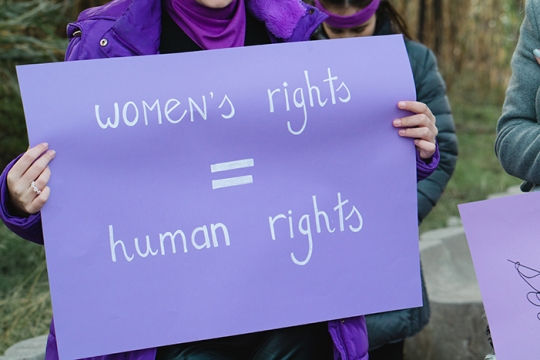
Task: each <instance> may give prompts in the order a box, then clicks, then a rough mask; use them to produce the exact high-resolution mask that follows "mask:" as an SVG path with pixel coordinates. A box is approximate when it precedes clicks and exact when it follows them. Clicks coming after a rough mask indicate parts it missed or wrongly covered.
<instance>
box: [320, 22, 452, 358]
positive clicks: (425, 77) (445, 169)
mask: <svg viewBox="0 0 540 360" xmlns="http://www.w3.org/2000/svg"><path fill="white" fill-rule="evenodd" d="M393 33H394V32H393V30H392V28H391V26H390V22H389V21H388V20H387V19H384V18H383V19H377V27H376V29H375V35H389V34H393ZM314 37H315V38H317V39H324V38H327V36H326V34H325V33H324V31H323V30H322V28H319V29H318V30H317V31H316V33H315V35H314ZM405 46H406V48H407V52H408V55H409V61H410V63H411V69H412V73H413V77H414V81H415V84H416V100H417V101H420V102H423V103H425V104H426V105H427V106H428V107H429V108H430V110H431V111H432V113H433V115H435V118H436V120H437V123H436V125H437V129H438V130H439V133H438V135H437V143H438V145H439V151H440V154H441V159H440V162H439V166H438V167H437V169H436V170H435V172H434V173H433V174H431V176H429V177H428V178H426V179H424V180H422V181H420V182H419V183H418V191H417V194H418V222H419V223H421V222H422V220H424V218H425V217H426V216H427V215H428V214H429V212H430V211H431V209H433V207H434V206H435V204H436V203H437V201H438V200H439V198H440V197H441V195H442V193H443V191H444V189H445V188H446V185H447V184H448V181H449V180H450V177H451V176H452V174H453V172H454V169H455V166H456V161H457V155H458V142H457V136H456V130H455V126H454V118H453V116H452V112H451V108H450V103H449V102H448V98H447V97H446V84H445V83H444V80H443V78H442V76H441V74H440V73H439V69H438V67H437V59H436V58H435V55H434V54H433V52H432V51H431V50H429V49H428V48H427V47H426V46H424V45H422V44H420V43H417V42H415V41H411V40H405ZM403 100H413V99H403ZM422 293H423V301H424V306H423V307H420V308H413V309H405V310H398V311H391V312H385V313H380V314H373V315H368V316H366V322H367V326H368V336H369V348H370V350H372V349H375V348H378V347H380V346H382V345H384V344H387V343H392V342H397V341H401V340H404V339H405V338H407V337H409V336H412V335H414V334H416V333H417V332H419V331H420V330H422V328H423V327H424V326H425V325H426V324H427V322H428V321H429V316H430V309H429V301H428V297H427V292H426V289H425V285H424V281H423V279H422ZM397 296H399V294H397Z"/></svg>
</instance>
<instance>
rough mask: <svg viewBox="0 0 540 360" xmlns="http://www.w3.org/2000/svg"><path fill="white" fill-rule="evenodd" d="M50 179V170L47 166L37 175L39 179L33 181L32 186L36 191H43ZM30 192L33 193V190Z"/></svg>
mask: <svg viewBox="0 0 540 360" xmlns="http://www.w3.org/2000/svg"><path fill="white" fill-rule="evenodd" d="M50 178H51V169H50V168H49V167H48V166H47V167H46V168H45V170H43V172H42V173H41V174H40V175H39V177H38V178H37V179H36V180H34V185H35V186H36V187H37V188H38V189H44V188H45V187H46V186H47V184H48V183H49V180H50ZM30 189H32V186H30ZM32 192H34V190H33V189H32Z"/></svg>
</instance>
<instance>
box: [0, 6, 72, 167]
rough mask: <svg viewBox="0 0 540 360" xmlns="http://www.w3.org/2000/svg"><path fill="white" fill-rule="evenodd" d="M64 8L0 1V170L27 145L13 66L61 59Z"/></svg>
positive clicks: (63, 36)
mask: <svg viewBox="0 0 540 360" xmlns="http://www.w3.org/2000/svg"><path fill="white" fill-rule="evenodd" d="M65 8H66V4H60V3H54V2H52V1H49V0H29V1H6V0H0V149H1V151H0V168H4V166H5V165H6V164H7V163H8V162H9V161H11V160H12V159H13V158H15V156H17V155H18V154H19V153H21V152H23V151H25V150H26V148H27V146H28V140H27V136H26V125H25V122H24V115H23V109H22V103H21V98H20V93H19V87H18V84H17V76H16V71H15V67H16V66H17V65H23V64H35V63H43V62H51V61H59V60H61V59H62V58H63V56H64V49H65V47H66V45H67V39H66V37H65V35H61V34H62V33H63V32H64V30H63V29H65V24H66V23H67V20H66V17H65V16H63V15H62V14H63V13H65Z"/></svg>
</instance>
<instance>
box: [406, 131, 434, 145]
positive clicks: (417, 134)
mask: <svg viewBox="0 0 540 360" xmlns="http://www.w3.org/2000/svg"><path fill="white" fill-rule="evenodd" d="M398 134H399V136H401V137H407V138H413V139H419V140H425V141H429V142H431V143H433V144H434V143H435V136H436V134H435V133H433V132H432V131H431V130H430V129H429V128H427V127H419V128H407V129H399V131H398Z"/></svg>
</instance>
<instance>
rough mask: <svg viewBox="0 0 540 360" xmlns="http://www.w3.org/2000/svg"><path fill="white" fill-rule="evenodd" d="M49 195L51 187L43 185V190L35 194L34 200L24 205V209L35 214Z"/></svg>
mask: <svg viewBox="0 0 540 360" xmlns="http://www.w3.org/2000/svg"><path fill="white" fill-rule="evenodd" d="M50 195H51V189H50V188H49V187H48V186H46V187H44V188H43V190H41V194H39V195H38V196H36V197H35V198H34V200H32V202H31V203H30V204H28V205H27V206H26V208H25V211H26V212H27V213H29V214H36V213H38V212H40V211H41V209H42V208H43V205H45V203H46V202H47V200H48V199H49V196H50Z"/></svg>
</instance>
